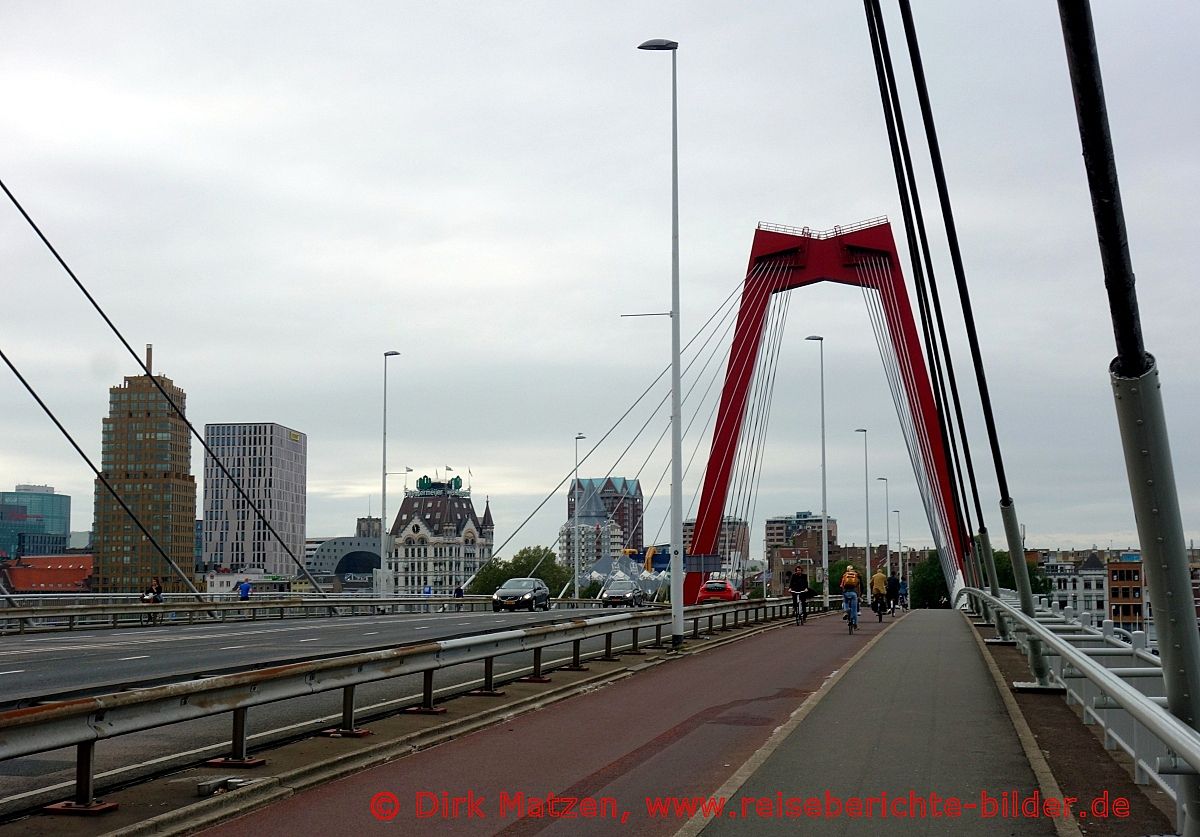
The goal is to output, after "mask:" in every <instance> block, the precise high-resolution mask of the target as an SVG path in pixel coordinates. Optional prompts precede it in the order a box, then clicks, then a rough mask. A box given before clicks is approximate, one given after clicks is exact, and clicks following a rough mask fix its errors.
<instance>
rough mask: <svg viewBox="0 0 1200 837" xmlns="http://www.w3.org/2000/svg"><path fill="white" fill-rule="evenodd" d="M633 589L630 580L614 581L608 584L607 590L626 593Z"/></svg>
mask: <svg viewBox="0 0 1200 837" xmlns="http://www.w3.org/2000/svg"><path fill="white" fill-rule="evenodd" d="M632 589H633V582H632V581H614V582H613V583H612V584H611V585H609V588H608V592H610V593H628V592H629V591H630V590H632Z"/></svg>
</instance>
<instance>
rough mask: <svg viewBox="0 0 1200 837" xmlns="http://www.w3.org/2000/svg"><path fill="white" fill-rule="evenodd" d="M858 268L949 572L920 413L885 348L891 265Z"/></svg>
mask: <svg viewBox="0 0 1200 837" xmlns="http://www.w3.org/2000/svg"><path fill="white" fill-rule="evenodd" d="M857 269H858V270H859V272H860V273H861V275H862V276H863V277H864V289H863V294H864V298H865V299H866V300H867V303H868V305H867V307H868V311H869V312H870V320H871V325H872V329H873V330H874V332H875V338H876V343H877V345H878V347H879V354H880V359H881V362H882V364H883V367H884V372H885V376H886V377H887V381H888V388H889V391H890V392H891V394H892V402H893V405H894V406H895V409H896V415H897V418H898V419H899V421H900V429H901V434H902V437H903V438H904V442H905V446H906V448H907V449H908V453H909V460H910V462H911V463H912V467H913V475H914V477H915V478H916V485H917V490H918V495H919V496H920V498H921V502H922V506H923V508H924V509H925V514H926V518H927V520H928V521H929V526H930V534H931V535H932V536H933V538H934V541H935V542H936V543H937V545H938V554H939V556H940V557H941V563H942V565H943V566H942V569H943V573H947V574H949V573H951V572H952V570H951V568H950V566H948V565H949V562H950V554H951V553H950V550H949V544H951V543H953V541H952V540H950V539H949V536H948V529H947V525H946V516H945V513H944V510H942V509H941V508H940V506H939V502H938V496H937V493H936V492H934V490H933V487H934V484H935V480H934V478H933V476H932V475H931V474H930V472H929V466H928V464H927V459H926V456H925V455H924V454H923V453H922V448H921V442H920V439H921V438H922V435H923V434H922V433H921V432H918V428H917V421H919V419H918V416H919V413H916V414H914V411H913V410H912V409H911V406H910V401H909V399H908V398H906V397H903V395H902V394H904V393H907V392H909V391H910V389H909V387H910V386H911V384H910V383H908V382H906V378H905V375H904V372H903V370H902V369H901V368H900V361H899V359H898V358H897V353H896V352H895V351H889V350H888V349H887V348H885V347H886V346H889V345H893V343H894V341H893V338H892V337H891V335H890V329H889V327H888V325H887V315H886V314H885V313H884V308H885V306H886V307H892V306H894V305H896V301H895V300H894V299H893V300H892V301H891V303H890V304H889V303H888V299H887V295H888V292H887V290H886V289H887V288H889V287H890V280H889V279H888V278H885V277H890V274H891V270H890V266H889V265H888V264H887V261H886V259H883V258H880V259H877V260H871V259H867V260H865V263H863V264H860V265H859V266H858V268H857ZM868 286H869V288H875V289H878V290H877V291H875V292H872V291H871V290H869V288H868ZM887 511H888V513H889V514H890V513H891V510H890V509H888V510H887ZM888 550H889V551H890V550H891V544H888ZM952 578H953V575H948V579H952Z"/></svg>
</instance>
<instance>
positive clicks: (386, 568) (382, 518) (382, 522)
mask: <svg viewBox="0 0 1200 837" xmlns="http://www.w3.org/2000/svg"><path fill="white" fill-rule="evenodd" d="M399 354H400V353H399V352H396V351H387V352H384V353H383V485H382V486H381V491H380V504H379V569H380V570H381V571H382V572H383V573H385V574H386V573H389V572H391V573H392V592H395V589H396V586H395V572H394V571H393V568H392V562H391V561H390V560H389V556H388V549H387V536H388V532H387V529H388V525H387V478H388V472H387V379H388V375H387V373H388V358H391V357H397V356H399Z"/></svg>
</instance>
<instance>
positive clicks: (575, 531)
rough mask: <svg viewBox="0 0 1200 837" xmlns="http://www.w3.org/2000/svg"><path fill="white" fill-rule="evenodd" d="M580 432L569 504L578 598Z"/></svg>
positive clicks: (581, 435) (577, 435)
mask: <svg viewBox="0 0 1200 837" xmlns="http://www.w3.org/2000/svg"><path fill="white" fill-rule="evenodd" d="M586 438H587V436H584V435H583V434H582V433H576V434H575V484H574V485H573V486H572V487H571V491H572V494H573V496H574V499H575V502H574V503H572V504H571V544H572V545H573V547H574V548H573V552H574V553H575V598H577V599H578V598H579V441H580V439H586Z"/></svg>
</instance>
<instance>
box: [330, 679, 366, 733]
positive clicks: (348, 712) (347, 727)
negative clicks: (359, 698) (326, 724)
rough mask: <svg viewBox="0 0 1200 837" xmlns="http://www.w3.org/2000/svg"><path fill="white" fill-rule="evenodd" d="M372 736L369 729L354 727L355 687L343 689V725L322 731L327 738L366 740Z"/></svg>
mask: <svg viewBox="0 0 1200 837" xmlns="http://www.w3.org/2000/svg"><path fill="white" fill-rule="evenodd" d="M370 734H371V731H370V730H369V729H362V728H360V727H356V726H354V686H353V685H350V686H344V687H343V688H342V725H341V726H340V727H335V728H334V729H325V730H321V735H323V736H325V737H326V738H364V737H365V736H368V735H370Z"/></svg>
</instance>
